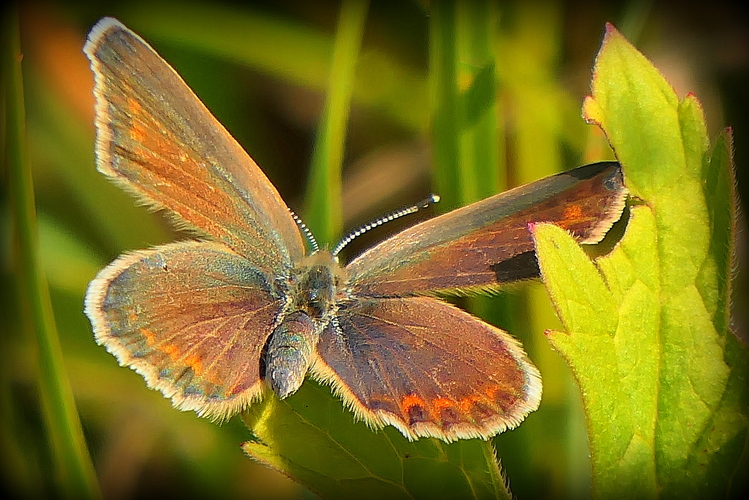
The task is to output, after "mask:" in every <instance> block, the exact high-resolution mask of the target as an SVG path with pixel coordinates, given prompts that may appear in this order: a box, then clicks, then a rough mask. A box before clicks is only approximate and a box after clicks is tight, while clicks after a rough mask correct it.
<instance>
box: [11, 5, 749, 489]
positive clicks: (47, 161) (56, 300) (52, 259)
mask: <svg viewBox="0 0 749 500" xmlns="http://www.w3.org/2000/svg"><path fill="white" fill-rule="evenodd" d="M339 8H340V4H339V2H335V1H315V2H301V1H297V0H285V1H283V0H281V1H266V2H210V3H209V2H179V3H167V2H153V1H150V2H146V1H140V2H139V1H127V2H124V1H123V2H112V3H110V4H108V6H107V8H106V9H104V8H101V7H96V6H92V5H90V4H89V3H83V2H81V3H75V2H52V1H47V2H39V1H36V2H23V4H22V5H21V7H20V33H21V46H22V50H23V55H24V58H23V71H24V91H25V97H26V102H25V106H26V113H27V132H28V143H29V154H30V161H31V165H32V167H33V179H34V186H35V195H36V205H37V216H38V225H39V242H40V251H41V257H42V263H43V270H44V272H45V273H46V276H47V279H48V282H49V287H50V292H51V298H52V305H53V309H54V317H55V321H56V323H57V329H58V330H59V335H60V338H61V343H62V351H63V356H64V361H65V368H66V370H67V372H68V374H69V377H70V382H71V385H72V388H73V392H74V395H75V401H76V403H77V407H78V411H79V413H80V418H81V421H82V425H83V430H84V433H85V436H86V439H87V443H88V447H89V450H90V452H91V455H92V458H93V462H94V465H95V468H96V471H97V474H98V476H99V480H100V483H101V487H102V490H103V492H104V494H105V496H106V497H107V498H135V497H144V496H150V495H157V494H163V495H170V496H171V495H174V496H176V495H180V496H182V497H187V498H192V497H205V496H210V497H214V498H223V497H226V498H229V497H243V498H298V497H300V496H302V497H306V498H312V497H313V495H312V494H311V493H309V492H307V491H306V490H304V489H303V488H302V487H300V486H298V485H297V484H296V483H294V482H293V481H291V480H289V479H288V478H286V477H285V476H283V475H282V474H280V473H278V472H275V471H272V470H269V469H267V468H266V467H265V466H263V465H261V464H258V463H255V462H253V461H252V460H250V459H248V458H247V457H246V456H244V455H243V454H242V452H241V450H240V447H239V445H240V443H241V442H243V441H246V440H247V439H248V438H249V437H250V435H249V432H248V431H247V429H246V428H245V427H244V425H243V424H242V423H241V421H240V420H239V419H238V418H235V419H233V420H232V421H230V422H228V423H226V424H224V425H223V426H220V427H219V426H217V425H214V424H212V423H211V422H209V421H207V420H205V419H200V418H198V417H197V416H195V415H194V414H193V413H183V412H179V411H177V410H174V409H172V408H171V405H170V403H169V401H167V400H166V399H164V398H163V397H162V396H161V395H160V394H159V393H156V392H154V391H150V390H148V389H147V388H146V386H145V383H144V382H143V379H142V378H141V377H140V376H139V375H137V374H135V373H134V372H132V371H131V370H128V369H124V368H120V367H119V366H118V365H117V363H116V361H115V359H114V358H113V357H112V356H110V355H109V354H107V353H106V352H105V351H104V349H103V348H101V347H99V346H97V345H95V343H94V342H93V337H92V334H91V329H90V325H89V323H88V321H87V319H86V318H85V316H84V315H83V295H84V292H85V289H86V286H87V284H88V282H89V280H90V279H91V278H92V277H93V276H94V274H95V273H96V272H97V271H98V270H99V269H100V268H101V267H103V266H104V265H106V264H107V263H108V262H110V261H111V260H112V259H113V258H115V257H116V256H117V255H119V254H120V253H122V252H124V251H127V250H134V249H140V248H146V247H149V246H152V245H157V244H161V243H164V242H168V241H172V240H174V239H177V238H184V237H185V235H184V234H182V235H180V234H178V233H176V232H175V231H174V230H173V229H172V228H170V226H169V225H168V223H167V222H166V220H165V219H164V218H163V217H161V216H160V215H158V214H152V213H149V212H148V211H147V210H145V209H143V208H142V207H138V206H137V204H136V203H134V200H133V199H132V198H130V197H129V196H128V195H126V194H125V193H123V192H122V191H121V190H119V189H118V188H116V187H115V186H114V185H112V184H111V183H109V182H108V181H107V180H106V179H105V178H104V176H102V175H101V174H98V173H97V172H96V171H95V167H94V158H93V141H94V130H93V96H92V94H91V90H92V85H93V78H92V74H91V72H90V70H89V69H88V61H87V60H86V58H85V56H84V55H83V53H82V51H81V48H82V46H83V43H84V40H85V35H86V33H87V31H88V29H89V28H90V26H91V25H92V24H94V23H95V22H96V20H98V19H99V18H100V17H102V16H104V15H111V16H115V17H117V18H119V19H120V20H121V21H122V22H124V23H125V24H126V25H127V26H128V27H130V28H131V29H133V30H134V31H136V32H137V33H139V34H140V35H141V36H143V37H144V38H145V39H146V40H147V41H149V42H150V43H151V44H152V45H153V46H154V47H155V48H156V49H157V51H159V52H160V53H161V55H162V56H164V58H165V59H166V60H167V61H169V62H170V64H172V65H173V66H174V67H175V68H176V69H177V71H178V73H180V74H181V75H182V76H183V78H184V79H185V80H186V81H187V83H188V84H189V85H190V86H191V87H192V88H193V89H194V90H195V92H196V93H197V94H198V96H200V98H201V99H202V100H203V101H204V102H205V103H206V105H207V106H208V108H209V109H210V110H211V111H212V112H213V113H214V114H215V115H216V116H217V117H218V119H219V121H221V122H222V123H223V124H224V125H225V126H226V127H227V129H228V130H229V131H230V132H231V133H232V134H233V135H234V136H235V137H236V138H237V140H238V141H239V142H240V143H241V144H242V145H243V146H244V147H245V149H246V150H247V151H248V152H249V153H250V155H251V156H252V157H253V158H254V159H255V160H256V162H257V163H258V164H259V165H260V166H261V168H263V170H264V171H265V173H266V174H267V175H268V177H269V178H270V180H271V181H272V182H273V184H274V185H275V186H276V187H277V188H278V190H279V191H280V193H281V194H282V196H283V197H284V199H285V200H286V202H287V203H288V204H289V206H290V207H291V208H292V209H293V210H295V211H296V212H297V213H300V214H301V215H302V216H304V215H305V213H304V209H305V206H306V205H305V203H306V202H305V189H306V186H307V174H308V170H309V165H310V158H311V156H312V150H313V145H314V141H315V135H316V130H317V126H318V124H319V121H320V114H321V111H322V108H323V104H324V98H325V96H324V90H325V88H326V85H327V82H328V70H329V64H330V57H331V50H332V42H333V36H334V32H335V27H336V23H337V18H338V12H339ZM494 12H495V14H496V23H495V25H494V26H495V28H494V29H495V34H494V36H495V39H496V41H495V44H494V49H495V51H494V52H495V53H494V57H495V58H496V68H495V71H496V92H497V94H496V95H497V101H496V113H497V115H496V118H497V134H498V137H499V141H498V142H499V147H498V151H497V158H498V160H497V166H496V170H497V172H496V181H495V183H496V186H492V187H491V189H498V190H501V189H504V188H506V187H508V186H514V185H517V184H522V183H525V182H529V181H531V180H534V179H537V178H539V177H542V176H545V175H549V174H552V173H554V172H557V171H560V170H566V169H568V168H571V167H573V166H576V165H579V164H583V163H586V162H591V161H599V160H605V159H610V158H611V157H612V153H611V152H610V151H609V149H608V146H607V145H606V142H605V140H604V138H603V137H602V136H601V134H600V133H599V131H598V130H597V129H594V128H593V127H590V126H587V125H585V124H584V123H583V121H582V119H581V118H580V104H581V102H582V99H583V97H584V96H585V95H586V93H587V92H588V89H589V81H590V77H591V75H590V71H591V68H592V65H593V61H594V57H595V54H596V51H597V50H598V47H599V44H600V41H601V38H602V36H603V27H604V23H605V22H606V21H610V22H613V23H614V24H615V25H616V26H617V27H618V28H619V29H620V30H621V31H622V32H623V33H624V35H625V36H627V37H628V38H629V39H630V41H632V42H633V43H634V44H635V45H636V46H637V47H638V48H639V49H640V50H641V51H643V53H645V54H646V55H647V56H648V57H649V58H650V59H651V60H652V61H653V62H654V63H655V65H656V66H657V67H658V68H659V69H660V70H661V71H662V72H663V73H664V74H665V76H666V78H667V79H668V80H669V81H670V82H671V83H672V84H673V85H674V87H675V89H676V91H677V94H679V95H680V96H683V95H684V94H685V93H687V92H694V93H695V94H696V95H697V96H698V98H699V99H700V100H701V101H702V103H703V105H704V107H705V113H706V116H707V122H708V126H709V130H710V132H711V135H712V136H713V137H714V136H715V135H716V134H717V132H718V131H719V130H720V129H721V128H723V127H724V126H726V125H730V126H732V127H734V137H735V149H736V153H735V160H736V174H737V179H738V185H739V190H740V191H741V190H745V189H746V186H747V185H749V173H747V172H748V171H747V168H746V166H745V165H746V162H747V159H749V144H747V142H748V139H749V92H748V91H749V22H747V17H746V14H745V13H744V10H743V9H742V8H741V7H740V5H739V2H735V3H733V2H726V1H714V2H710V3H695V4H694V5H688V6H685V5H684V4H677V3H676V2H673V3H661V2H657V3H656V2H652V3H651V2H607V3H606V5H605V6H603V5H600V4H599V2H592V1H577V2H550V1H549V2H540V1H537V2H522V1H513V2H499V3H497V4H496V6H495V8H494ZM429 15H430V6H429V2H417V1H414V2H403V1H396V0H392V1H377V2H372V4H371V5H370V7H369V13H368V17H367V21H366V25H365V31H364V38H363V42H362V50H361V54H360V58H359V62H358V67H357V73H356V79H355V83H354V89H353V101H352V109H351V115H350V120H349V127H348V135H347V138H346V149H345V155H344V159H343V163H344V172H343V189H342V198H343V215H344V221H345V222H344V227H345V228H346V229H350V228H353V227H356V226H357V225H359V224H361V223H363V222H366V221H368V220H370V219H372V218H374V217H376V216H378V215H380V214H382V213H384V212H386V211H389V210H392V209H394V208H397V207H400V206H402V205H406V204H410V203H413V202H415V201H417V200H420V199H422V198H424V197H425V196H426V194H428V193H429V192H430V191H432V190H436V189H437V187H435V185H434V184H433V183H432V182H431V181H430V178H431V177H430V172H431V171H432V167H431V165H432V164H433V163H434V161H433V160H434V156H433V151H435V149H434V148H432V147H430V138H431V131H430V130H431V119H430V109H431V104H430V95H429V85H428V78H427V76H428V71H429V67H428V66H429V51H430V45H429V43H430V42H429V40H430V39H429ZM4 25H5V24H4ZM470 74H471V68H470V67H467V68H466V75H470ZM467 78H468V77H467ZM463 83H464V82H462V81H461V80H460V79H459V80H458V85H459V86H460V85H462V84H463ZM3 110H5V108H3ZM3 123H4V124H5V120H3ZM3 137H5V135H4V134H3ZM4 157H5V155H4ZM6 172H7V170H6V169H3V177H2V180H1V181H0V182H2V184H0V192H1V193H2V198H1V199H0V203H2V219H0V229H1V230H2V236H1V238H2V240H1V241H2V247H1V248H0V251H1V252H2V253H1V258H2V289H0V293H2V299H3V300H2V305H1V306H0V311H1V312H0V314H1V315H0V335H1V336H2V344H1V345H0V347H1V349H2V350H1V351H0V365H1V366H0V373H1V374H2V379H0V383H1V384H2V387H0V404H1V405H2V407H1V409H0V419H1V420H0V425H1V427H0V454H1V455H2V463H1V464H0V466H1V472H0V481H1V482H2V484H3V487H4V489H7V491H9V492H14V493H18V494H21V495H23V496H44V495H50V494H53V493H54V492H55V486H54V484H55V477H54V476H53V468H52V459H51V458H50V445H49V444H48V442H47V438H46V434H45V428H44V424H43V416H42V412H41V409H40V405H39V396H38V389H37V385H36V379H37V373H38V367H37V361H36V359H37V357H36V347H35V345H36V344H35V342H36V341H35V337H34V334H33V331H32V329H31V321H30V320H29V318H28V315H29V312H28V307H26V305H25V304H24V303H23V302H22V301H21V299H20V297H19V293H20V292H19V286H20V285H19V280H18V279H17V273H18V265H17V262H18V254H17V244H16V239H15V237H14V232H13V225H12V223H11V219H10V216H9V215H8V214H9V198H8V190H7V188H6V185H7V173H6ZM743 199H744V200H748V199H749V197H747V196H746V195H745V196H744V197H743ZM743 208H744V212H746V208H747V207H746V202H744V206H743ZM443 209H444V207H443ZM403 223H405V224H411V223H413V220H408V221H403ZM399 227H401V225H399V224H393V225H392V227H386V228H383V229H382V230H378V231H372V232H371V233H368V234H367V235H365V236H364V237H362V238H360V239H359V240H357V241H356V242H355V243H354V244H353V245H352V247H351V248H350V249H349V250H348V251H347V255H349V256H351V255H356V253H358V252H359V251H361V249H362V248H366V247H368V246H370V245H372V244H373V243H375V242H376V241H378V240H380V239H382V238H384V237H385V236H386V235H387V234H390V233H392V232H393V231H395V230H397V229H398V228H399ZM739 234H740V236H741V237H743V238H746V231H744V232H743V233H742V232H741V231H740V232H739ZM738 243H739V245H738V250H739V260H738V261H737V271H738V273H739V274H738V276H737V280H736V286H735V298H734V305H735V307H734V309H735V311H734V325H735V328H736V330H737V331H738V332H739V333H740V334H742V336H743V338H746V336H745V335H743V334H744V333H745V331H746V328H745V326H746V325H747V321H748V320H749V318H747V310H746V307H742V305H745V304H746V303H747V302H746V297H747V293H746V291H747V284H746V273H743V274H742V273H741V270H742V267H743V266H742V265H741V262H742V256H743V255H745V252H746V245H745V244H744V243H745V242H743V241H739V242H738ZM743 259H745V257H743ZM491 304H492V302H488V303H487V302H484V303H478V304H476V307H478V308H479V309H480V311H481V312H483V313H487V311H489V312H488V313H487V314H488V315H489V316H491V317H492V319H493V320H494V321H495V322H496V323H497V324H498V325H499V326H501V327H503V328H506V329H507V330H509V331H510V332H511V333H512V334H513V335H515V336H517V337H519V338H520V339H521V340H522V341H523V343H524V345H525V346H526V350H527V351H528V352H529V355H530V357H531V359H532V360H533V361H534V362H535V363H536V364H537V365H538V366H539V368H540V370H541V373H542V375H543V378H544V399H543V402H542V404H541V408H540V409H539V410H538V411H537V412H535V413H533V414H531V415H530V416H529V417H528V418H527V420H526V422H524V423H523V425H521V426H520V427H519V428H518V429H517V430H514V431H510V432H507V433H505V434H503V435H500V436H499V437H497V438H496V439H495V440H494V444H495V445H496V447H497V449H498V454H499V456H500V458H501V460H502V466H503V468H504V470H505V471H506V473H507V476H508V478H509V480H510V487H511V489H512V491H513V493H514V494H515V495H516V496H518V497H519V498H531V497H537V496H543V497H559V498H580V497H581V496H583V497H584V496H586V495H588V476H589V472H588V462H587V448H586V441H585V427H584V421H583V417H582V410H581V409H580V404H579V395H578V393H577V389H576V388H575V385H574V383H573V381H572V378H571V376H570V373H569V370H568V369H567V368H566V366H565V365H564V363H563V362H562V361H561V359H560V358H559V357H558V356H557V355H556V354H555V353H554V352H553V351H552V350H551V349H550V348H549V346H548V343H547V342H546V339H545V338H544V336H543V331H544V330H545V329H548V328H554V327H555V326H556V325H557V323H556V319H555V317H554V314H553V311H552V310H551V307H550V305H549V304H548V299H547V298H546V296H545V292H544V291H543V290H542V289H541V287H540V286H539V285H538V284H529V285H527V286H526V285H524V286H522V287H518V288H517V289H515V288H513V290H512V291H511V292H510V293H508V294H506V296H505V297H503V300H502V301H501V309H502V313H501V314H497V313H496V311H492V307H491ZM508 304H509V307H508ZM300 445H302V444H300Z"/></svg>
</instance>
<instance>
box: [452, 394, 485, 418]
mask: <svg viewBox="0 0 749 500" xmlns="http://www.w3.org/2000/svg"><path fill="white" fill-rule="evenodd" d="M479 399H481V398H479V397H478V396H467V397H465V398H463V399H461V400H460V401H458V408H460V411H462V412H463V413H466V414H468V413H470V412H471V408H473V405H475V404H476V402H477V401H478V400H479Z"/></svg>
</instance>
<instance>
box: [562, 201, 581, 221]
mask: <svg viewBox="0 0 749 500" xmlns="http://www.w3.org/2000/svg"><path fill="white" fill-rule="evenodd" d="M582 216H583V208H582V207H581V206H580V205H569V206H568V207H566V208H565V209H564V220H563V221H562V222H566V223H570V222H574V221H576V220H578V219H580V218H581V217H582Z"/></svg>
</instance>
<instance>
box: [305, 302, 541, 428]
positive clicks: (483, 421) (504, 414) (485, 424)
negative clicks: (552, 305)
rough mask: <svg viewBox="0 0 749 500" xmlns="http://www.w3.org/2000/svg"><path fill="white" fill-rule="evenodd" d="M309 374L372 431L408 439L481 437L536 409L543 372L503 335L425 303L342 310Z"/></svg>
mask: <svg viewBox="0 0 749 500" xmlns="http://www.w3.org/2000/svg"><path fill="white" fill-rule="evenodd" d="M317 352H318V359H317V362H316V364H315V365H313V368H312V374H313V377H315V378H316V379H319V380H321V381H324V382H328V383H330V384H331V385H332V386H333V390H334V391H335V392H337V393H338V394H339V395H341V396H342V398H343V399H344V401H346V403H347V404H348V405H349V406H350V407H351V408H352V409H353V410H354V412H355V413H356V414H357V416H359V418H362V419H363V420H365V421H367V422H368V423H370V424H371V425H374V426H382V425H385V424H390V425H393V426H395V427H397V428H398V429H399V430H400V431H401V432H402V433H403V434H404V435H406V436H407V437H409V438H410V439H416V438H419V437H426V436H432V437H438V438H440V439H443V440H446V441H454V440H456V439H461V438H473V437H481V438H487V437H489V436H492V435H494V434H497V433H499V432H502V431H503V430H505V429H507V428H510V427H514V426H515V425H517V424H518V423H519V422H520V421H521V420H522V419H523V418H524V417H525V415H526V414H528V413H529V412H531V411H533V410H535V409H536V408H537V407H538V404H539V401H540V397H541V382H540V376H539V374H538V371H537V370H536V368H535V367H534V366H533V365H532V364H531V363H530V361H528V359H527V358H526V356H525V353H524V352H523V350H522V348H521V347H520V345H519V344H518V343H517V341H515V340H514V339H513V338H512V337H510V336H509V335H507V334H506V333H504V332H503V331H501V330H499V329H497V328H495V327H493V326H491V325H489V324H487V323H485V322H483V321H481V320H479V319H477V318H475V317H474V316H471V315H470V314H468V313H466V312H465V311H463V310H461V309H458V308H456V307H454V306H452V305H450V304H447V303H445V302H442V301H439V300H437V299H434V298H431V297H410V298H394V299H373V300H364V301H361V302H357V303H354V304H351V305H350V306H349V307H343V308H341V309H340V310H339V312H338V319H337V323H335V324H333V325H331V326H330V327H328V329H327V330H325V332H324V333H323V335H322V337H321V339H320V343H319V344H318V348H317Z"/></svg>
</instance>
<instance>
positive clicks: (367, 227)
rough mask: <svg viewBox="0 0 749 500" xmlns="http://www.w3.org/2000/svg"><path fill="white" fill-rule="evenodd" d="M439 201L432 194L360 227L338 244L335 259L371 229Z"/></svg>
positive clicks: (334, 253)
mask: <svg viewBox="0 0 749 500" xmlns="http://www.w3.org/2000/svg"><path fill="white" fill-rule="evenodd" d="M439 201H440V197H439V195H436V194H431V195H429V198H426V199H424V200H421V201H420V202H419V203H416V204H414V205H411V206H410V207H405V208H401V209H400V210H395V211H394V212H390V213H389V214H386V215H383V216H382V217H380V218H378V219H375V220H373V221H372V222H369V223H368V224H364V225H363V226H360V227H359V228H358V229H355V230H353V231H351V232H350V233H348V234H347V235H346V236H344V237H343V238H342V239H341V241H339V242H338V244H337V245H336V246H335V248H334V249H333V251H332V252H331V253H332V254H333V257H336V256H338V254H339V253H341V251H342V250H343V249H344V248H346V246H347V245H348V244H349V243H351V242H352V241H354V239H355V238H358V237H359V236H361V235H362V234H364V233H366V232H367V231H369V230H370V229H374V228H376V227H378V226H381V225H383V224H385V223H386V222H390V221H393V220H395V219H399V218H401V217H403V216H404V215H410V214H413V213H416V212H418V211H419V210H422V209H424V208H427V207H428V206H429V205H432V204H434V203H438V202H439Z"/></svg>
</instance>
